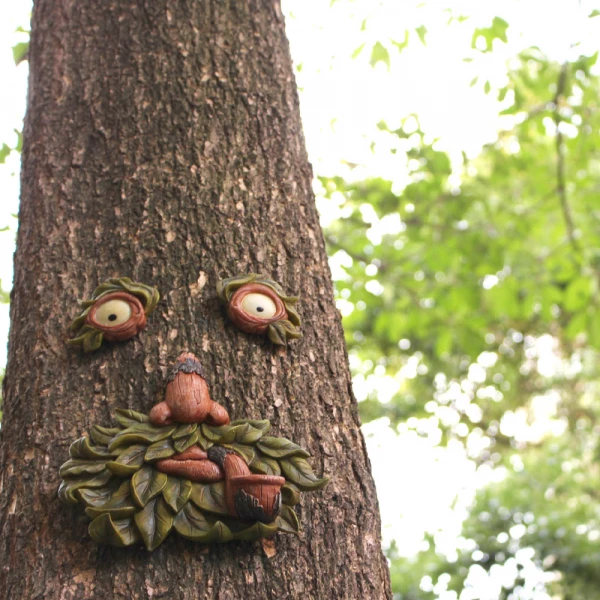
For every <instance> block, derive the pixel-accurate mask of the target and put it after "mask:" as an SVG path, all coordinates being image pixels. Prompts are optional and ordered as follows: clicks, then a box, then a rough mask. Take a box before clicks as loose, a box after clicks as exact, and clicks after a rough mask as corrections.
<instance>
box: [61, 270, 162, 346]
mask: <svg viewBox="0 0 600 600" xmlns="http://www.w3.org/2000/svg"><path fill="white" fill-rule="evenodd" d="M159 299H160V294H159V293H158V290H157V289H156V288H154V287H150V286H148V285H144V284H143V283H136V282H134V281H131V279H129V277H119V278H115V279H109V280H108V281H105V282H104V283H103V284H102V285H100V286H98V287H97V288H96V289H95V291H94V293H93V294H92V297H91V298H90V300H84V301H83V302H82V303H81V306H82V307H83V309H84V310H83V312H82V313H81V314H80V315H79V316H78V317H77V318H76V319H74V320H73V323H72V324H71V331H73V332H74V333H75V337H74V338H73V339H71V340H69V342H68V343H69V344H70V345H72V346H82V347H83V349H84V351H85V352H92V351H93V350H97V349H98V348H100V346H101V344H102V341H103V340H107V341H109V342H122V341H124V340H128V339H130V338H132V337H133V336H134V335H136V334H138V333H139V332H140V331H141V330H142V329H144V327H146V317H147V316H148V315H149V314H150V313H151V312H152V311H153V310H154V309H155V308H156V305H157V304H158V301H159Z"/></svg>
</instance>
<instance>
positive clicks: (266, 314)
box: [242, 294, 277, 319]
mask: <svg viewBox="0 0 600 600" xmlns="http://www.w3.org/2000/svg"><path fill="white" fill-rule="evenodd" d="M242 309H243V310H244V312H246V313H247V314H249V315H252V316H254V317H259V318H260V319H270V318H271V317H274V316H275V313H276V312H277V307H276V306H275V302H273V300H271V298H269V296H265V295H264V294H247V295H246V296H245V297H244V299H243V300H242Z"/></svg>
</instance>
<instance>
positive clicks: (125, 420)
mask: <svg viewBox="0 0 600 600" xmlns="http://www.w3.org/2000/svg"><path fill="white" fill-rule="evenodd" d="M115 419H116V420H117V421H118V422H119V425H121V427H123V429H127V428H128V427H131V426H132V425H136V424H137V423H150V417H149V416H148V415H145V414H143V413H140V412H136V411H135V410H128V409H125V408H117V409H116V410H115Z"/></svg>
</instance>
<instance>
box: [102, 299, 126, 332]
mask: <svg viewBox="0 0 600 600" xmlns="http://www.w3.org/2000/svg"><path fill="white" fill-rule="evenodd" d="M131 314H132V311H131V305H130V304H129V302H125V300H118V299H115V300H109V301H108V302H105V303H104V304H102V305H101V306H99V307H98V308H97V309H96V314H95V320H96V321H97V322H98V324H99V325H103V326H104V327H116V326H117V325H122V324H123V323H126V322H127V321H129V319H130V318H131Z"/></svg>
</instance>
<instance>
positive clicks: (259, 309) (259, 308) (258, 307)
mask: <svg viewBox="0 0 600 600" xmlns="http://www.w3.org/2000/svg"><path fill="white" fill-rule="evenodd" d="M264 310H265V309H264V308H263V307H262V306H257V307H256V311H257V312H264Z"/></svg>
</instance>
